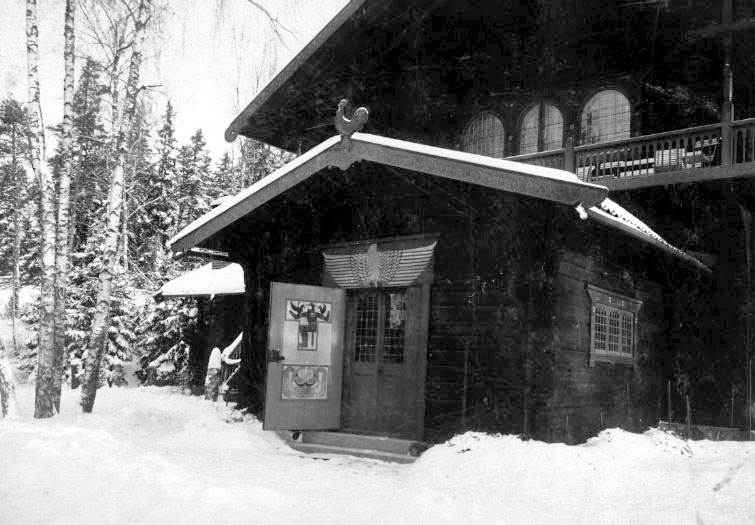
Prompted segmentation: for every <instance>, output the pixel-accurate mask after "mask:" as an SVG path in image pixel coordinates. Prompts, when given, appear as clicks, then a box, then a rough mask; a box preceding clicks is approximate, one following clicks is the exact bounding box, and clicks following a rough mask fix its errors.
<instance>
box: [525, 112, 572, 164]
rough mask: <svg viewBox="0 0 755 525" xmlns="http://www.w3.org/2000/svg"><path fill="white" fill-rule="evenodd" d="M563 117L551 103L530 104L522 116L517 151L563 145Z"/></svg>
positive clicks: (533, 151) (544, 149) (534, 151)
mask: <svg viewBox="0 0 755 525" xmlns="http://www.w3.org/2000/svg"><path fill="white" fill-rule="evenodd" d="M563 139H564V118H563V116H562V115H561V111H560V110H559V109H558V108H557V107H556V106H554V105H553V104H546V103H540V104H537V105H535V106H532V107H531V108H530V109H529V111H527V113H525V114H524V118H522V127H521V129H520V131H519V153H520V154H522V155H524V154H525V153H536V152H538V151H548V150H552V149H559V148H561V147H563V145H564V140H563Z"/></svg>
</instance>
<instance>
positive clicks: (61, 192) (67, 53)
mask: <svg viewBox="0 0 755 525" xmlns="http://www.w3.org/2000/svg"><path fill="white" fill-rule="evenodd" d="M75 18H76V0H66V15H65V30H64V33H65V49H64V51H63V54H64V59H65V78H64V80H63V126H62V136H61V140H60V154H61V158H62V169H61V170H60V180H59V182H58V224H57V230H56V235H55V282H54V287H55V346H56V349H55V364H54V375H53V401H54V403H55V409H56V410H57V411H58V412H60V395H61V390H62V386H63V364H64V362H65V355H64V354H65V334H66V289H67V287H68V258H69V255H68V254H69V252H68V210H69V207H70V201H71V199H70V197H71V170H72V167H73V152H72V139H71V130H72V128H73V94H74V89H73V77H74V67H75V60H76V59H75V55H74V41H75V37H74V32H73V28H74V21H75Z"/></svg>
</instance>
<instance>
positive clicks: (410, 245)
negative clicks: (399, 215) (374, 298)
mask: <svg viewBox="0 0 755 525" xmlns="http://www.w3.org/2000/svg"><path fill="white" fill-rule="evenodd" d="M436 245H437V241H436V240H435V239H427V238H413V239H409V238H407V239H397V240H375V241H366V242H361V243H357V244H349V245H334V246H329V247H326V248H325V249H324V250H323V262H324V268H323V285H324V286H336V287H338V288H376V287H405V286H412V285H415V284H420V283H427V282H432V279H433V260H434V255H435V246H436Z"/></svg>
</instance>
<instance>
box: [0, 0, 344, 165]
mask: <svg viewBox="0 0 755 525" xmlns="http://www.w3.org/2000/svg"><path fill="white" fill-rule="evenodd" d="M38 2H39V4H38V5H39V18H40V60H41V62H40V76H41V90H42V97H43V113H44V121H45V125H54V124H56V123H58V122H60V120H61V119H62V114H63V104H62V93H63V58H62V49H63V13H64V7H65V1H64V0H38ZM260 3H261V4H262V5H264V6H265V7H266V8H267V9H268V10H269V11H270V13H271V14H272V15H273V16H275V17H278V18H279V20H280V22H281V24H283V26H285V27H286V28H288V29H290V30H291V32H292V33H293V34H287V33H286V32H285V31H284V32H283V33H282V34H283V36H284V38H285V42H284V45H281V44H280V42H279V41H278V39H277V38H276V37H275V35H274V33H273V32H272V31H271V29H270V24H269V22H268V19H267V18H266V17H265V16H264V15H263V14H262V13H261V12H260V11H259V10H258V9H256V8H255V7H254V6H252V5H251V4H250V3H249V2H248V1H247V0H170V1H168V6H169V9H168V11H167V12H166V14H165V17H164V21H163V23H162V26H161V28H160V31H159V32H158V34H153V35H152V36H151V37H150V42H149V44H148V46H149V49H148V50H147V58H146V61H145V62H144V64H143V68H142V78H141V84H142V85H155V84H157V85H159V87H156V88H154V90H153V91H152V92H151V94H150V97H149V100H150V103H151V109H152V112H153V113H154V116H155V118H157V117H159V116H160V115H161V114H162V113H163V112H164V107H165V103H166V101H167V100H168V98H170V100H171V101H172V102H173V105H174V107H175V109H176V112H177V119H176V127H177V131H178V139H179V142H180V143H184V142H186V141H187V140H188V139H189V137H190V136H191V135H192V134H193V133H194V131H195V130H196V129H197V128H202V130H203V131H204V134H205V137H206V138H207V141H208V146H209V147H210V149H211V151H212V153H213V156H214V157H215V158H216V159H217V158H219V157H220V155H221V154H222V152H223V151H225V148H226V147H227V144H226V142H225V141H224V140H223V133H224V132H225V128H226V127H227V126H228V124H230V122H231V121H232V120H233V118H234V117H235V116H236V114H237V113H238V111H239V110H240V109H243V108H244V107H245V106H246V105H247V104H248V103H249V102H250V101H251V99H252V97H253V96H254V94H255V93H257V92H258V91H259V90H260V89H261V88H262V87H264V85H265V83H266V82H267V81H268V80H269V79H270V78H271V77H272V76H273V74H274V73H275V71H276V70H279V69H280V68H282V67H283V66H284V65H285V64H286V63H287V62H288V61H289V60H290V59H291V58H292V57H293V56H294V55H295V53H296V52H298V51H299V50H300V49H301V48H302V47H303V46H304V45H305V44H306V43H307V42H308V41H309V40H310V39H311V38H312V37H313V36H314V35H315V34H316V33H317V32H318V31H319V30H320V29H321V28H322V27H323V26H324V25H325V24H326V23H327V22H328V21H329V20H330V19H331V18H332V17H333V16H334V15H335V14H336V13H337V12H338V10H339V9H341V8H342V7H343V6H344V5H345V4H346V3H347V0H261V1H260ZM77 22H78V23H79V26H80V27H83V19H82V18H81V17H79V20H78V21H77ZM25 24H26V21H25V1H24V0H0V97H2V98H5V97H6V96H13V97H15V98H17V99H19V100H21V101H22V102H24V103H25V102H26V98H27V94H26V89H27V87H26V33H25ZM76 43H77V48H78V49H77V53H78V54H79V55H83V54H86V51H87V48H86V46H87V39H86V36H85V35H83V34H78V35H77V42H76ZM82 62H83V61H82V60H79V61H78V63H77V72H78V69H79V67H80V66H81V63H82ZM77 78H78V77H77Z"/></svg>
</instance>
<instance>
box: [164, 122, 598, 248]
mask: <svg viewBox="0 0 755 525" xmlns="http://www.w3.org/2000/svg"><path fill="white" fill-rule="evenodd" d="M360 160H366V161H370V162H375V163H378V164H384V165H388V166H394V167H397V168H404V169H408V170H412V171H417V172H422V173H427V174H430V175H435V176H438V177H443V178H447V179H453V180H458V181H461V182H466V183H470V184H478V185H481V186H486V187H489V188H493V189H497V190H501V191H506V192H511V193H517V194H520V195H527V196H530V197H536V198H540V199H545V200H550V201H554V202H559V203H562V204H568V205H571V206H577V205H582V206H583V207H585V208H589V207H591V206H593V205H595V204H598V203H600V202H602V201H603V199H605V198H606V196H607V195H608V189H606V188H605V187H604V186H599V185H597V184H590V183H587V182H582V181H580V180H579V179H578V178H577V176H576V175H574V174H573V173H569V172H567V171H564V170H558V169H553V168H546V167H543V166H533V165H529V164H523V163H521V162H513V161H509V160H503V159H495V158H492V157H486V156H483V155H475V154H472V153H464V152H461V151H456V150H451V149H447V148H438V147H435V146H427V145H425V144H418V143H416V142H408V141H404V140H397V139H391V138H387V137H381V136H378V135H371V134H368V133H354V134H353V135H352V136H351V138H350V139H349V141H348V146H347V145H346V143H345V142H344V143H342V140H341V137H340V136H335V137H331V138H329V139H327V140H325V141H323V142H322V143H320V144H319V145H317V146H315V147H314V148H312V149H311V150H309V151H307V152H306V153H304V154H302V155H300V156H299V157H297V158H296V159H294V160H293V161H291V162H289V163H288V164H286V165H285V166H283V167H281V168H280V169H278V170H276V171H275V172H273V173H271V174H270V175H268V176H267V177H264V178H262V179H261V180H259V181H258V182H256V183H255V184H253V185H252V186H250V187H249V188H246V189H245V190H243V191H241V192H240V193H239V194H238V195H236V196H235V197H231V198H229V199H228V200H226V201H224V202H223V203H222V204H220V205H219V206H218V207H217V208H215V209H213V210H211V211H209V212H208V213H206V214H204V215H203V216H202V217H200V218H199V219H197V220H196V221H194V222H192V223H191V224H189V225H188V226H187V227H186V228H184V229H183V230H181V232H179V233H178V235H176V236H175V237H173V238H172V239H171V240H170V241H169V244H170V246H171V249H172V250H173V251H174V252H177V253H180V252H183V251H186V250H189V249H191V248H193V247H194V246H197V245H198V244H199V243H201V242H203V241H205V240H206V239H208V238H210V237H211V236H212V235H214V234H215V233H217V232H218V231H220V230H221V229H223V228H225V227H226V226H228V225H229V224H232V223H233V222H235V221H236V220H238V219H240V218H241V217H243V216H244V215H247V214H248V213H250V212H252V211H253V210H255V209H256V208H258V207H259V206H261V205H262V204H264V203H266V202H268V201H269V200H271V199H273V198H274V197H276V196H278V195H280V194H281V193H283V192H285V191H286V190H288V189H289V188H291V187H293V186H295V185H296V184H298V183H300V182H302V181H304V180H306V179H307V178H309V177H310V176H312V175H314V174H315V173H317V172H319V171H321V170H323V169H325V168H328V167H331V166H337V167H339V168H341V169H343V170H345V169H346V168H348V167H349V166H350V165H351V164H353V163H355V162H357V161H360Z"/></svg>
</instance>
